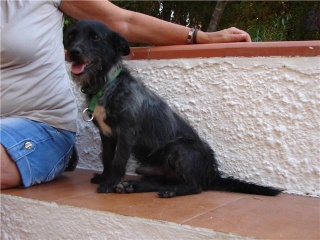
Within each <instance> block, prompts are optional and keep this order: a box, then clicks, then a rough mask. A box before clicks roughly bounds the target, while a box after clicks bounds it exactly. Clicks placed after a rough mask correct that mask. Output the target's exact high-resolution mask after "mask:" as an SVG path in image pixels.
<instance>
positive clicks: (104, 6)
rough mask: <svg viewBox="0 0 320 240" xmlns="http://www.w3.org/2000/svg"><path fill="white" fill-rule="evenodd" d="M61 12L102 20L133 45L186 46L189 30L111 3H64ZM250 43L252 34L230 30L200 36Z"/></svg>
mask: <svg viewBox="0 0 320 240" xmlns="http://www.w3.org/2000/svg"><path fill="white" fill-rule="evenodd" d="M60 9H61V10H62V11H63V12H64V13H66V14H67V15H69V16H71V17H73V18H76V19H92V20H99V21H101V22H103V23H105V24H106V25H108V26H109V27H110V28H111V29H113V30H114V31H117V32H119V33H120V34H121V35H123V36H124V37H126V38H127V39H128V40H129V41H130V42H137V43H149V44H156V45H173V44H186V39H187V36H188V33H189V28H188V27H184V26H181V25H178V24H174V23H170V22H167V21H163V20H160V19H157V18H154V17H151V16H148V15H145V14H141V13H138V12H133V11H128V10H125V9H122V8H120V7H118V6H116V5H114V4H112V3H111V2H109V1H107V0H104V1H101V0H100V1H89V0H88V1H75V0H64V1H62V3H61V5H60ZM239 41H247V42H250V41H251V39H250V36H249V34H248V33H246V32H244V31H242V30H240V29H237V28H229V29H225V30H222V31H218V32H211V33H207V32H202V31H198V33H197V43H199V44H202V43H218V42H239Z"/></svg>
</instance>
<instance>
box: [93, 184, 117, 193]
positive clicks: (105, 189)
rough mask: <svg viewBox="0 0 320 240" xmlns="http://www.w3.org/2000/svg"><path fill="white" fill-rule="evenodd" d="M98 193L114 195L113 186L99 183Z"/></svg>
mask: <svg viewBox="0 0 320 240" xmlns="http://www.w3.org/2000/svg"><path fill="white" fill-rule="evenodd" d="M97 192H98V193H114V192H115V186H114V184H110V183H107V182H103V183H100V186H99V187H98V188H97Z"/></svg>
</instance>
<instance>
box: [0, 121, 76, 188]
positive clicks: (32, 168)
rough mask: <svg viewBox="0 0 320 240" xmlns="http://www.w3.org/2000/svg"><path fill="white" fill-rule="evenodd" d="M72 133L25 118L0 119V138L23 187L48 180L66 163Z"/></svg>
mask: <svg viewBox="0 0 320 240" xmlns="http://www.w3.org/2000/svg"><path fill="white" fill-rule="evenodd" d="M75 141H76V136H75V133H73V132H69V131H66V130H61V129H56V128H53V127H51V126H48V125H46V124H44V123H40V122H35V121H32V120H29V119H25V118H4V119H0V142H1V144H2V145H3V147H4V148H5V149H6V150H7V152H8V154H9V155H10V157H11V159H12V160H13V161H14V162H15V163H16V165H17V167H18V169H19V172H20V175H21V178H22V183H23V186H24V187H30V186H32V185H36V184H40V183H44V182H49V181H51V180H53V179H54V178H56V177H58V176H59V175H60V174H61V173H63V171H64V170H65V168H66V167H67V165H68V163H69V160H70V158H71V155H72V153H73V149H74V146H75Z"/></svg>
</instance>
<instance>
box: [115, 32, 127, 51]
mask: <svg viewBox="0 0 320 240" xmlns="http://www.w3.org/2000/svg"><path fill="white" fill-rule="evenodd" d="M112 41H113V44H114V46H115V47H116V49H117V50H118V51H119V52H120V53H121V54H122V56H127V55H129V54H130V45H129V42H128V41H127V39H125V38H124V37H122V36H121V35H120V34H118V33H116V32H113V34H112Z"/></svg>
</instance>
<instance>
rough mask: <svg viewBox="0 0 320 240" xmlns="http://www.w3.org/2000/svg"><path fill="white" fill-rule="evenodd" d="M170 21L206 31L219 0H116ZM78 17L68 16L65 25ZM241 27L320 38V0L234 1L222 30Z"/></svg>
mask: <svg viewBox="0 0 320 240" xmlns="http://www.w3.org/2000/svg"><path fill="white" fill-rule="evenodd" d="M113 3H114V4H116V5H118V6H120V7H122V8H125V9H128V10H133V11H137V12H141V13H145V14H148V15H151V16H154V17H157V18H160V19H163V20H166V21H170V22H174V23H177V24H181V25H184V26H190V27H197V28H199V29H202V30H203V31H206V29H207V27H208V24H209V22H210V19H211V16H212V13H213V12H214V9H215V5H216V1H164V0H158V1H113ZM73 21H74V20H73V19H72V18H70V17H66V20H65V26H68V25H70V24H71V23H72V22H73ZM231 26H234V27H238V28H240V29H243V30H245V31H247V32H249V34H250V36H251V38H252V40H253V41H293V40H295V41H299V40H319V39H320V1H230V2H229V3H228V5H227V7H226V9H225V11H224V13H223V16H222V19H221V21H220V24H219V27H218V30H222V29H225V28H229V27H231Z"/></svg>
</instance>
